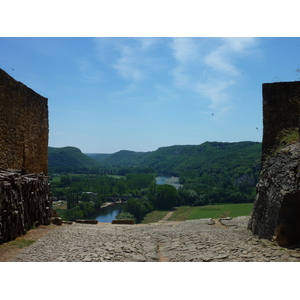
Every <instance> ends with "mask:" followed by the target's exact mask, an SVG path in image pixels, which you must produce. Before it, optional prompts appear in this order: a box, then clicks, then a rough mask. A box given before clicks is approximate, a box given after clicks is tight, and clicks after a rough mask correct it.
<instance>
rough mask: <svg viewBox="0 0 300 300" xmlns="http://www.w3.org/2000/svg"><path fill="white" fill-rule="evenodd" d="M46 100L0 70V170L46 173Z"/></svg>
mask: <svg viewBox="0 0 300 300" xmlns="http://www.w3.org/2000/svg"><path fill="white" fill-rule="evenodd" d="M48 132H49V124H48V99H47V98H44V97H42V96H41V95H39V94H37V93H36V92H34V91H33V90H32V89H30V88H28V87H27V86H25V85H24V84H23V83H21V82H19V81H16V80H15V79H14V78H12V77H11V76H9V75H8V74H7V73H6V72H5V71H3V70H2V69H0V167H2V168H6V169H23V170H24V171H25V170H26V171H27V172H28V173H42V172H43V173H44V174H45V175H46V174H47V172H48Z"/></svg>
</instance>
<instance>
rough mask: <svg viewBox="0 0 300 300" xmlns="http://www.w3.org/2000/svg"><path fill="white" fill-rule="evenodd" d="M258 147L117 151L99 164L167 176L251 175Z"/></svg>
mask: <svg viewBox="0 0 300 300" xmlns="http://www.w3.org/2000/svg"><path fill="white" fill-rule="evenodd" d="M260 155H261V143H258V142H237V143H221V142H205V143H203V144H201V145H181V146H170V147H161V148H159V149H157V150H156V151H152V152H134V151H125V150H122V151H119V152H116V153H114V154H111V155H109V156H107V157H106V158H104V159H103V157H101V156H99V157H101V160H100V159H98V157H97V155H96V154H94V155H93V156H92V157H93V158H94V159H95V160H98V161H99V162H100V163H101V164H102V165H104V166H107V167H118V168H126V167H147V168H149V167H150V168H153V169H154V170H155V171H156V172H159V173H165V174H170V175H179V174H180V175H183V174H186V175H189V176H188V177H190V176H192V175H195V176H199V175H200V176H201V174H205V173H216V174H219V173H222V172H225V171H229V169H235V171H236V173H238V174H247V173H249V172H250V173H253V171H254V170H253V168H254V169H255V170H256V171H257V168H259V165H260Z"/></svg>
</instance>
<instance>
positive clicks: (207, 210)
mask: <svg viewBox="0 0 300 300" xmlns="http://www.w3.org/2000/svg"><path fill="white" fill-rule="evenodd" d="M252 208H253V203H242V204H220V205H206V206H181V207H176V210H175V211H174V213H173V215H172V216H171V217H170V218H169V219H168V221H186V220H195V219H206V218H212V219H219V218H224V217H232V218H233V217H239V216H248V215H250V214H251V211H252ZM167 213H168V211H153V212H151V213H149V214H147V215H146V217H145V218H144V220H143V222H142V223H143V224H147V223H153V222H158V221H160V220H161V219H162V218H163V217H164V216H165V215H166V214H167Z"/></svg>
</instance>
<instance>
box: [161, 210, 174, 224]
mask: <svg viewBox="0 0 300 300" xmlns="http://www.w3.org/2000/svg"><path fill="white" fill-rule="evenodd" d="M173 213H174V211H170V212H168V213H167V214H166V215H165V217H163V218H162V219H161V220H160V222H164V221H167V220H168V219H169V218H170V217H171V216H172V215H173Z"/></svg>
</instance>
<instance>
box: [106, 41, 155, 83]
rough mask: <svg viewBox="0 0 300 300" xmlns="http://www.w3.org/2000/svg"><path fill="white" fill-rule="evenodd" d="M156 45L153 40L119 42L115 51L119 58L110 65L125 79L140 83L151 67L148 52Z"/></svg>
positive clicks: (150, 58) (151, 62) (151, 63)
mask: <svg viewBox="0 0 300 300" xmlns="http://www.w3.org/2000/svg"><path fill="white" fill-rule="evenodd" d="M156 43H157V39H155V38H132V39H127V40H126V41H124V42H123V41H122V40H119V41H118V45H117V49H118V51H119V58H118V59H117V61H116V62H115V63H114V64H112V67H113V68H115V69H116V70H117V71H118V73H119V74H120V75H121V76H122V77H123V78H125V79H128V80H133V81H140V80H142V79H144V78H145V77H146V74H147V70H148V69H149V68H152V67H153V62H154V61H153V60H152V57H151V55H150V54H149V51H151V49H152V48H153V46H154V45H155V44H156Z"/></svg>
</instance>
